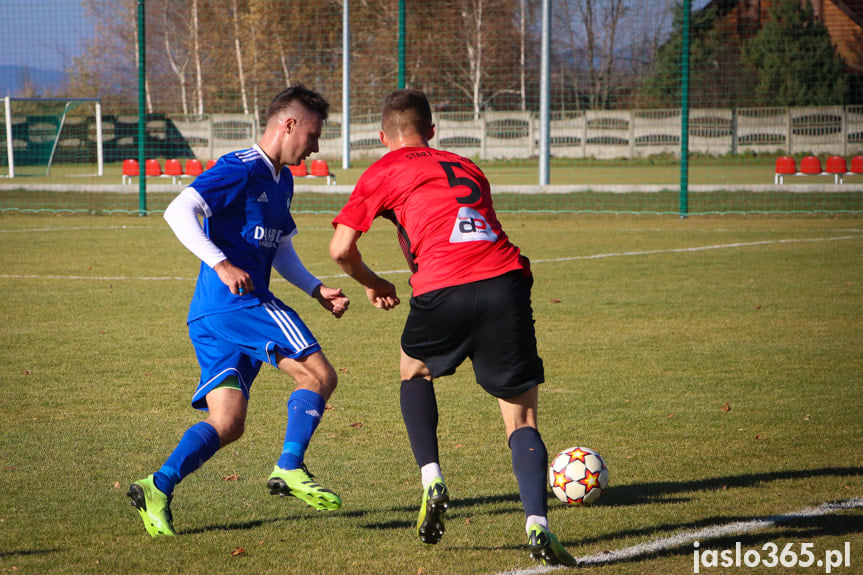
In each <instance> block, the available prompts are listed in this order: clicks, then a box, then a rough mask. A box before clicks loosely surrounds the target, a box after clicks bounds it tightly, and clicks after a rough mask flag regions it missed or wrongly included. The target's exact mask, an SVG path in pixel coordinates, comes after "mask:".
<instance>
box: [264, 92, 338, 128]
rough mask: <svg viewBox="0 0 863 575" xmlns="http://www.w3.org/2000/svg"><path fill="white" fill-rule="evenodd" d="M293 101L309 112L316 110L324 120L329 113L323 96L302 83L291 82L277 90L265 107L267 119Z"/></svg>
mask: <svg viewBox="0 0 863 575" xmlns="http://www.w3.org/2000/svg"><path fill="white" fill-rule="evenodd" d="M294 102H297V103H299V104H301V105H302V106H303V107H304V108H305V109H306V110H308V111H310V112H317V113H318V114H320V116H321V120H326V119H327V116H328V115H329V111H330V103H329V102H327V101H326V99H324V97H323V96H321V95H320V94H318V93H317V92H315V91H314V90H309V89H308V88H306V87H305V86H304V85H302V84H292V85H290V86H288V87H287V88H285V89H284V90H282V91H281V92H279V93H278V94H277V95H276V97H275V98H273V101H272V102H270V107H269V108H268V109H267V121H269V120H270V118H272V117H273V116H276V115H278V114H280V113H281V112H282V111H284V110H287V109H288V108H290V107H291V105H293V104H294Z"/></svg>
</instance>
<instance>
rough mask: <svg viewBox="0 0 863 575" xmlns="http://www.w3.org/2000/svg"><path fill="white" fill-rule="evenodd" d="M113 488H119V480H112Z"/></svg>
mask: <svg viewBox="0 0 863 575" xmlns="http://www.w3.org/2000/svg"><path fill="white" fill-rule="evenodd" d="M114 489H120V482H119V481H115V482H114Z"/></svg>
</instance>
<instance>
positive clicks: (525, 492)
mask: <svg viewBox="0 0 863 575" xmlns="http://www.w3.org/2000/svg"><path fill="white" fill-rule="evenodd" d="M509 448H510V449H511V450H512V470H513V471H514V472H515V478H516V479H517V480H518V493H519V495H520V496H521V505H522V507H524V513H525V515H526V516H527V517H530V516H531V515H538V516H539V517H545V516H546V515H548V499H547V497H548V451H547V450H546V448H545V443H543V441H542V437H541V436H540V435H539V431H537V430H536V429H534V428H533V427H519V428H518V429H516V430H515V431H513V432H512V433H511V434H510V436H509Z"/></svg>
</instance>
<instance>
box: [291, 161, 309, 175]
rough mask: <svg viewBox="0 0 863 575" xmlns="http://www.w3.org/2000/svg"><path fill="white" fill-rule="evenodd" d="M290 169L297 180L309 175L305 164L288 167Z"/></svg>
mask: <svg viewBox="0 0 863 575" xmlns="http://www.w3.org/2000/svg"><path fill="white" fill-rule="evenodd" d="M288 169H289V170H291V174H293V176H294V177H295V178H305V177H306V176H308V175H309V171H308V169H306V163H305V162H300V164H299V165H298V166H288Z"/></svg>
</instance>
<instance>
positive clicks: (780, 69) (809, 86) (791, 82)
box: [742, 0, 848, 106]
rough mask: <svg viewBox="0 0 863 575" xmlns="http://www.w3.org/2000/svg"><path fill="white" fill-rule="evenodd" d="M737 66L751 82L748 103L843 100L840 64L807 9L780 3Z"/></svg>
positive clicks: (827, 37)
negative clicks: (742, 66)
mask: <svg viewBox="0 0 863 575" xmlns="http://www.w3.org/2000/svg"><path fill="white" fill-rule="evenodd" d="M742 62H743V64H744V66H745V68H746V69H747V71H748V72H750V73H751V74H753V75H754V77H755V78H756V84H755V86H754V89H753V93H752V102H750V104H751V105H759V106H763V105H773V106H823V105H827V104H842V103H845V102H846V100H847V98H848V79H847V77H846V75H845V73H844V64H843V62H842V59H841V58H840V57H839V56H838V55H837V53H836V50H835V49H834V48H833V45H832V43H831V41H830V34H829V32H828V31H827V27H826V26H825V25H824V24H823V23H822V22H820V21H818V20H816V19H815V14H814V12H813V11H812V6H811V5H810V4H809V3H808V2H806V3H805V6H804V7H803V8H801V7H800V3H799V2H798V1H797V0H780V2H778V3H777V4H776V5H775V6H774V7H773V8H772V9H771V10H770V12H769V17H768V20H767V22H765V23H764V26H763V27H762V28H761V30H760V31H759V32H758V34H756V35H755V36H754V37H753V38H752V39H751V40H749V41H748V42H747V43H746V44H745V45H744V46H743V58H742Z"/></svg>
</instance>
